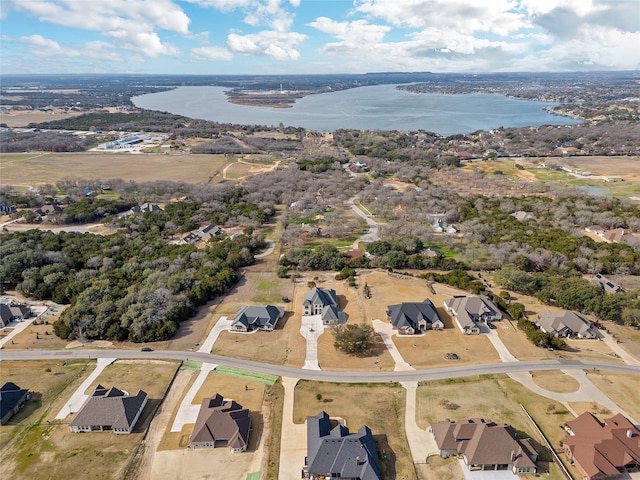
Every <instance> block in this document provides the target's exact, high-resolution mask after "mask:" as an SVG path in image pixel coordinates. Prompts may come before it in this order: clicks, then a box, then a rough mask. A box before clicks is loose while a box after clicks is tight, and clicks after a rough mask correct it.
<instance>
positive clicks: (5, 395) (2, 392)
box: [0, 382, 29, 421]
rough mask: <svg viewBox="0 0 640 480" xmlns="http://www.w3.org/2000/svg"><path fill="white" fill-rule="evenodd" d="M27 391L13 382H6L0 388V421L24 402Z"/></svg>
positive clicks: (8, 416)
mask: <svg viewBox="0 0 640 480" xmlns="http://www.w3.org/2000/svg"><path fill="white" fill-rule="evenodd" d="M28 394H29V390H27V389H24V388H20V387H19V386H18V385H16V384H15V383H13V382H6V383H5V384H4V385H2V387H1V388H0V420H3V421H4V420H5V417H7V419H8V418H10V417H11V416H12V415H9V414H10V412H12V411H13V410H14V409H15V408H16V407H17V406H18V405H20V404H21V403H22V402H24V401H25V398H26V397H27V395H28Z"/></svg>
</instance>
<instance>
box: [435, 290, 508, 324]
mask: <svg viewBox="0 0 640 480" xmlns="http://www.w3.org/2000/svg"><path fill="white" fill-rule="evenodd" d="M444 304H445V306H446V307H447V309H453V310H454V311H455V312H456V317H457V318H458V321H459V322H460V325H461V326H462V328H465V327H467V326H470V324H472V323H474V318H475V317H478V316H480V315H482V314H489V315H491V316H494V315H499V316H500V317H502V313H501V312H500V309H499V308H498V306H497V305H496V304H495V303H493V301H492V300H491V299H489V297H487V296H486V295H481V296H479V297H453V298H450V299H449V300H445V302H444Z"/></svg>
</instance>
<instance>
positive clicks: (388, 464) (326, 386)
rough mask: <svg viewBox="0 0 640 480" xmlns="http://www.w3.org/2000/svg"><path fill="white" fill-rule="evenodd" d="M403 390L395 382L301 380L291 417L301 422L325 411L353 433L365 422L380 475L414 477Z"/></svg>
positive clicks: (408, 478) (296, 421) (400, 479)
mask: <svg viewBox="0 0 640 480" xmlns="http://www.w3.org/2000/svg"><path fill="white" fill-rule="evenodd" d="M405 393H406V391H405V389H404V388H402V387H400V386H399V385H397V384H380V385H374V384H360V385H353V384H336V383H323V382H308V381H301V382H299V383H298V385H297V387H296V390H295V404H294V411H293V418H294V422H295V423H304V422H305V421H306V418H307V416H309V415H317V414H318V413H319V412H320V411H322V410H324V411H326V412H327V413H328V414H329V415H330V416H332V417H342V418H344V419H345V420H346V424H347V427H348V428H349V429H350V430H351V431H352V432H354V431H356V430H357V429H359V428H360V427H361V426H362V425H367V426H368V427H369V428H371V431H372V433H373V437H374V439H375V440H376V444H377V446H378V451H379V453H380V463H381V466H382V474H383V477H384V478H388V479H397V480H405V479H406V480H413V479H415V478H416V474H415V469H414V467H413V462H412V460H411V452H410V451H409V446H408V444H407V440H406V438H405V434H404V405H405ZM319 396H320V397H319Z"/></svg>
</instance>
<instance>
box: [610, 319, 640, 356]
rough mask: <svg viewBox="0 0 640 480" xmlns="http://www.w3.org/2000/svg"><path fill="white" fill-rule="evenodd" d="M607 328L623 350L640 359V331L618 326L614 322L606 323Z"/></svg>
mask: <svg viewBox="0 0 640 480" xmlns="http://www.w3.org/2000/svg"><path fill="white" fill-rule="evenodd" d="M605 326H606V327H607V330H608V331H609V332H611V334H612V335H613V337H614V338H615V339H616V340H617V341H618V344H619V345H620V347H621V348H623V349H624V350H626V351H627V352H629V353H630V354H631V355H633V356H634V357H636V358H638V359H640V329H638V328H634V327H625V326H624V325H616V324H615V323H613V322H606V323H605Z"/></svg>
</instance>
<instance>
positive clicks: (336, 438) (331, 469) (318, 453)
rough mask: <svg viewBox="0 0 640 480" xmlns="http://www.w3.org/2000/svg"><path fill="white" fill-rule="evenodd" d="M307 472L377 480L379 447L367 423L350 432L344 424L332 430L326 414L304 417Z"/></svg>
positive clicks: (378, 479)
mask: <svg viewBox="0 0 640 480" xmlns="http://www.w3.org/2000/svg"><path fill="white" fill-rule="evenodd" d="M307 471H308V472H309V473H310V474H315V475H325V474H339V475H338V476H339V477H342V478H359V479H360V480H380V479H381V477H382V476H381V474H380V463H379V460H378V449H377V448H376V443H375V441H374V440H373V435H372V434H371V430H370V429H369V427H367V426H366V425H365V426H363V427H361V428H360V429H359V430H358V432H357V433H350V432H349V429H348V428H347V427H345V426H343V425H338V426H336V427H335V428H334V429H333V430H331V426H330V422H329V415H328V414H327V412H320V413H319V414H318V415H315V416H310V417H307Z"/></svg>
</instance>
